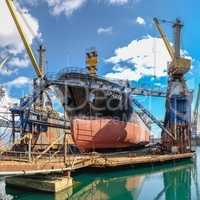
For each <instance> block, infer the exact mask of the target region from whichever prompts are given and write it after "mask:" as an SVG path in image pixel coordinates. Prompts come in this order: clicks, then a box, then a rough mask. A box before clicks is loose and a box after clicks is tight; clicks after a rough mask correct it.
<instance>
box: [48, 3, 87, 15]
mask: <svg viewBox="0 0 200 200" xmlns="http://www.w3.org/2000/svg"><path fill="white" fill-rule="evenodd" d="M46 1H47V3H48V5H49V6H50V7H51V8H52V12H51V13H52V14H53V15H60V14H62V13H64V14H65V15H66V16H70V15H72V14H73V12H74V11H76V10H78V9H79V8H81V7H82V6H83V5H84V3H86V2H87V0H46Z"/></svg>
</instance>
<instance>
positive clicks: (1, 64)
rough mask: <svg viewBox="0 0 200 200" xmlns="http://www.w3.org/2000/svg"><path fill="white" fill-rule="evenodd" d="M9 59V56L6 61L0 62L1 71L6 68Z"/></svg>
mask: <svg viewBox="0 0 200 200" xmlns="http://www.w3.org/2000/svg"><path fill="white" fill-rule="evenodd" d="M9 58H10V57H9V56H6V57H5V58H4V59H2V61H1V62H0V69H2V68H3V67H4V65H5V64H6V63H7V62H8V60H9Z"/></svg>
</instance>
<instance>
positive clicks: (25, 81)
mask: <svg viewBox="0 0 200 200" xmlns="http://www.w3.org/2000/svg"><path fill="white" fill-rule="evenodd" d="M31 84H32V80H31V79H30V78H28V77H25V76H20V77H17V78H16V79H14V80H12V81H9V82H7V83H6V84H5V85H6V86H7V87H13V86H15V87H17V88H20V87H22V86H24V85H31Z"/></svg>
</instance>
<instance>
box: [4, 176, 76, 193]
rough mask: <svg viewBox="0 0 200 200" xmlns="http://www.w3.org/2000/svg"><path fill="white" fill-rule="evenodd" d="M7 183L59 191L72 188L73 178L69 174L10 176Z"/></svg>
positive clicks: (47, 190) (28, 187) (54, 191)
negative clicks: (56, 175) (55, 175)
mask: <svg viewBox="0 0 200 200" xmlns="http://www.w3.org/2000/svg"><path fill="white" fill-rule="evenodd" d="M6 184H7V185H10V186H14V187H21V188H27V189H34V190H39V191H44V192H52V193H57V192H60V191H63V190H67V189H69V188H72V186H73V178H72V177H69V176H67V177H66V176H64V177H54V176H52V177H50V176H41V177H40V178H38V177H9V178H6Z"/></svg>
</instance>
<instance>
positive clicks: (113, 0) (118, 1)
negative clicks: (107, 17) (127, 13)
mask: <svg viewBox="0 0 200 200" xmlns="http://www.w3.org/2000/svg"><path fill="white" fill-rule="evenodd" d="M109 2H110V3H111V4H118V5H123V4H126V3H128V2H129V0H109Z"/></svg>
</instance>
